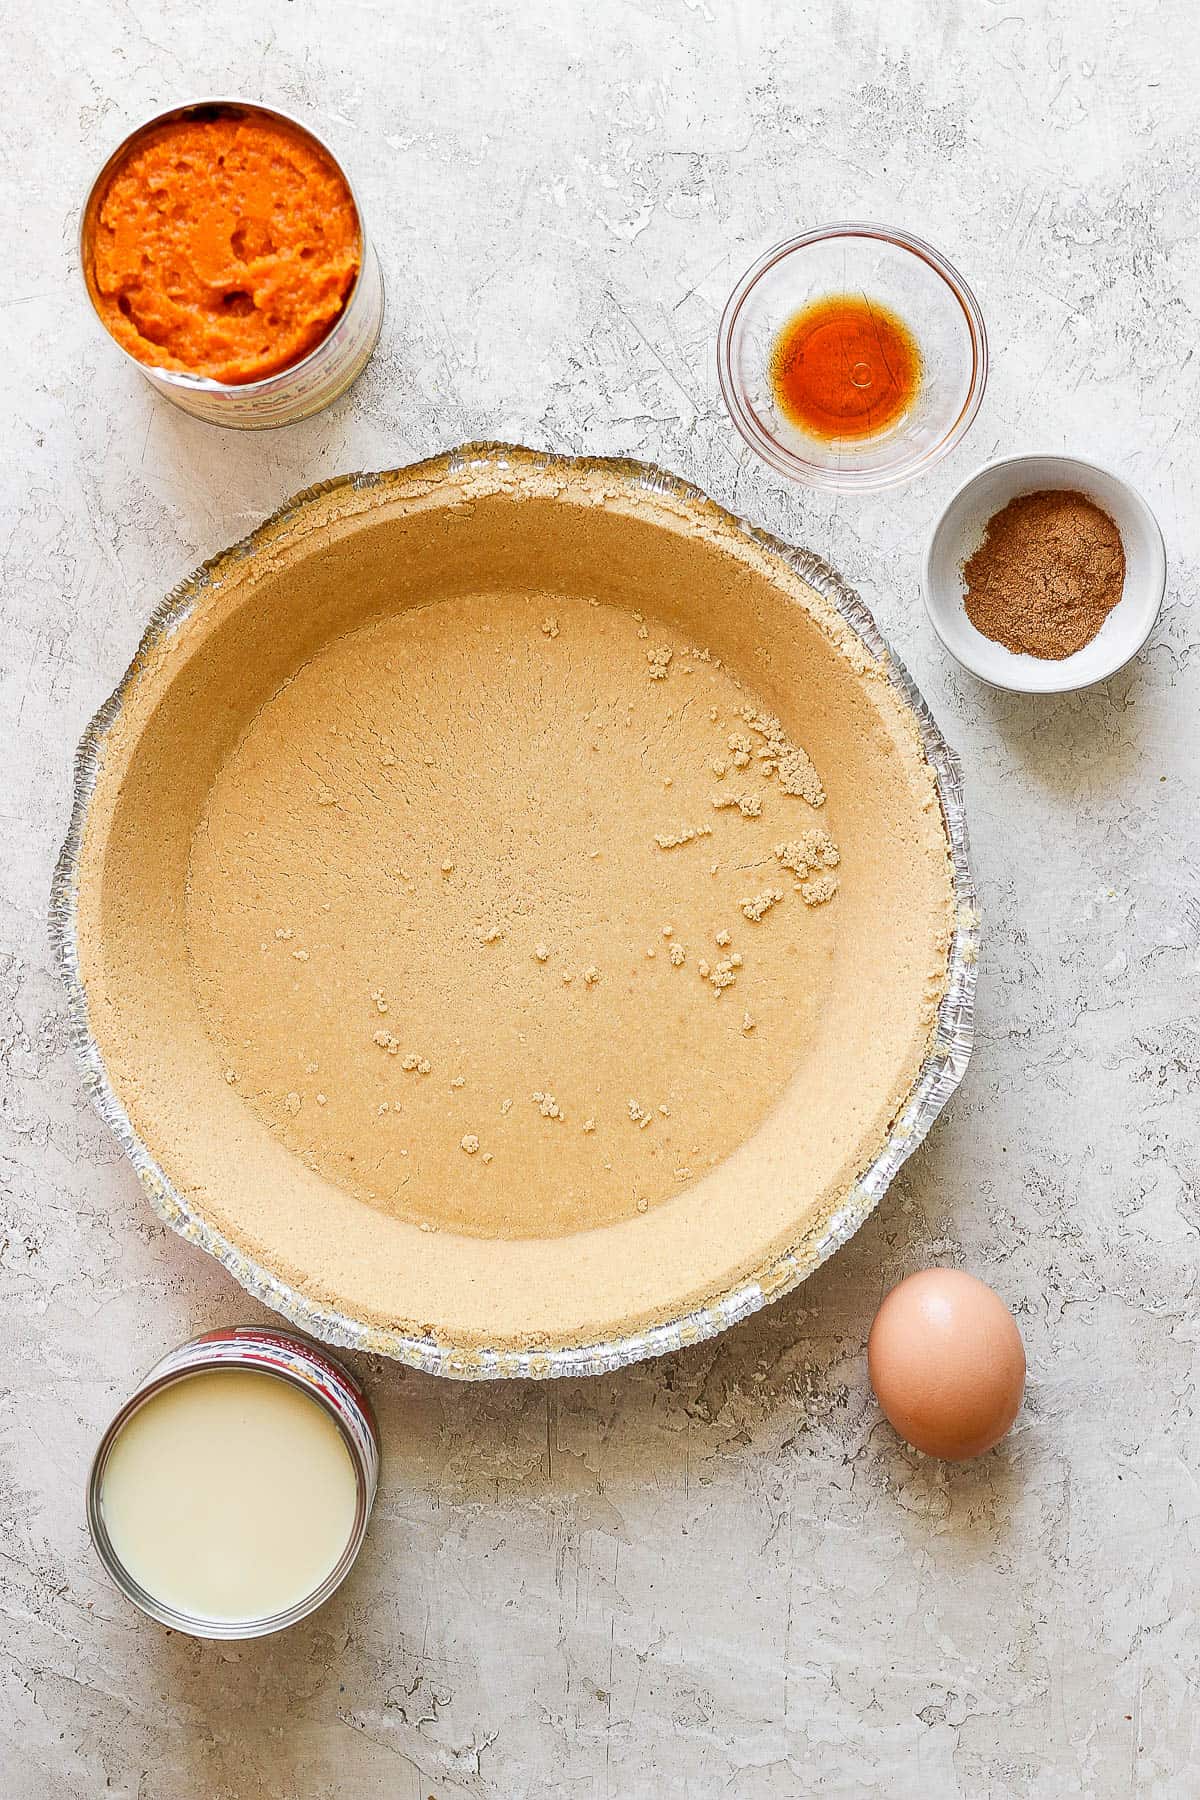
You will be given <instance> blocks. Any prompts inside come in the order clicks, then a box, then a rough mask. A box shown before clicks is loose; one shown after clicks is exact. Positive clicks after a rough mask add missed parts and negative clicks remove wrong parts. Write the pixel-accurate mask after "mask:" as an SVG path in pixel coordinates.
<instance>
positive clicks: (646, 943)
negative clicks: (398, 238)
mask: <svg viewBox="0 0 1200 1800" xmlns="http://www.w3.org/2000/svg"><path fill="white" fill-rule="evenodd" d="M74 905H75V948H76V951H77V957H78V973H79V977H80V980H81V983H82V987H83V991H84V992H85V994H86V1005H87V1027H88V1030H89V1032H90V1033H91V1035H92V1037H93V1039H94V1042H95V1045H96V1047H97V1050H98V1054H99V1057H100V1058H101V1059H102V1063H103V1068H104V1072H105V1075H106V1077H107V1081H108V1083H110V1084H111V1087H112V1089H113V1091H114V1092H115V1094H116V1096H117V1097H118V1099H119V1101H120V1104H121V1106H122V1107H123V1108H124V1111H125V1114H126V1115H127V1118H128V1121H129V1124H130V1125H131V1127H132V1129H133V1132H134V1133H136V1136H137V1138H138V1139H140V1141H141V1144H142V1145H144V1146H145V1148H146V1150H147V1151H148V1153H149V1155H150V1157H152V1158H153V1160H154V1163H155V1164H156V1165H157V1167H158V1168H159V1169H161V1171H162V1172H163V1174H164V1175H165V1177H166V1179H167V1180H168V1181H169V1183H170V1184H171V1185H172V1186H173V1188H174V1189H175V1190H176V1191H177V1192H178V1194H179V1195H180V1196H181V1197H182V1198H183V1200H184V1202H185V1203H186V1206H187V1208H188V1210H189V1212H190V1214H191V1215H192V1216H193V1217H194V1218H197V1219H201V1220H203V1221H205V1223H206V1225H207V1226H208V1227H210V1228H211V1229H212V1231H214V1232H216V1233H219V1234H221V1236H223V1238H224V1239H226V1240H227V1241H228V1243H229V1244H231V1245H233V1246H234V1247H236V1249H237V1250H238V1251H240V1252H241V1253H243V1254H244V1255H245V1256H246V1257H247V1258H249V1259H251V1260H252V1261H253V1262H254V1263H255V1264H257V1265H259V1266H261V1267H264V1268H266V1269H268V1270H270V1271H272V1272H273V1273H274V1275H275V1276H277V1277H278V1279H279V1280H280V1281H281V1282H283V1283H285V1284H287V1286H288V1287H289V1288H290V1289H291V1290H292V1291H293V1292H294V1293H296V1294H298V1295H301V1296H303V1297H304V1298H305V1300H306V1301H307V1302H308V1303H309V1304H311V1305H312V1306H313V1307H316V1308H327V1309H333V1310H335V1311H336V1312H338V1313H339V1314H342V1315H344V1316H346V1317H348V1318H351V1319H354V1320H356V1321H360V1322H361V1323H362V1324H363V1325H364V1326H365V1327H367V1328H372V1327H378V1328H380V1329H384V1330H391V1331H400V1332H404V1333H411V1334H414V1335H415V1336H419V1337H421V1338H423V1339H428V1340H432V1341H434V1342H438V1343H447V1344H453V1345H455V1346H460V1347H466V1348H467V1349H470V1348H472V1347H483V1346H487V1347H490V1348H494V1349H500V1350H503V1349H504V1348H506V1347H520V1348H530V1347H537V1346H539V1345H547V1346H552V1345H571V1344H586V1343H591V1342H594V1341H597V1340H602V1339H613V1338H616V1337H620V1336H622V1335H624V1334H628V1333H630V1332H637V1331H642V1330H645V1329H647V1328H648V1327H652V1326H653V1325H655V1324H656V1323H657V1322H659V1321H662V1320H667V1319H673V1318H678V1317H679V1316H680V1315H682V1314H683V1313H686V1312H688V1311H689V1310H691V1309H694V1308H696V1307H698V1306H702V1305H704V1304H705V1303H706V1302H708V1301H710V1300H712V1299H713V1298H715V1297H717V1296H719V1295H722V1294H725V1293H728V1292H729V1290H730V1289H731V1288H733V1287H734V1286H735V1285H736V1284H737V1283H738V1282H739V1281H744V1280H745V1279H747V1278H748V1277H750V1276H752V1275H754V1274H755V1273H756V1272H758V1271H762V1270H764V1269H766V1268H767V1267H768V1266H769V1265H770V1264H771V1263H772V1261H773V1260H774V1259H776V1258H777V1257H778V1256H779V1255H780V1254H782V1253H783V1252H785V1251H786V1250H787V1249H788V1247H789V1246H790V1245H793V1244H795V1243H796V1242H797V1241H798V1239H800V1238H801V1237H802V1236H803V1235H804V1234H805V1233H806V1232H807V1231H809V1230H810V1229H811V1227H812V1226H813V1223H814V1221H817V1220H820V1219H823V1218H828V1217H830V1216H832V1215H833V1214H834V1212H835V1211H836V1209H837V1208H838V1207H839V1205H840V1204H842V1203H843V1202H844V1200H845V1197H846V1195H847V1193H848V1192H849V1191H850V1190H851V1188H852V1187H853V1184H854V1183H855V1181H856V1178H857V1177H858V1176H859V1175H860V1174H861V1173H862V1171H863V1170H864V1168H866V1167H867V1166H868V1165H869V1164H870V1162H871V1160H872V1158H873V1157H874V1156H875V1155H876V1154H877V1152H878V1151H879V1149H880V1146H881V1144H882V1143H883V1142H884V1139H885V1137H886V1135H887V1133H888V1131H889V1129H890V1127H891V1126H892V1125H893V1123H894V1121H895V1120H896V1117H897V1114H898V1112H899V1110H900V1109H901V1108H902V1106H903V1105H904V1103H905V1101H906V1099H907V1097H908V1096H909V1094H910V1092H911V1090H912V1087H913V1083H914V1080H915V1079H916V1077H917V1074H918V1071H919V1070H920V1069H921V1066H922V1063H923V1061H924V1059H925V1058H926V1056H927V1053H928V1052H929V1049H930V1045H931V1041H932V1037H933V1033H934V1028H935V1024H936V1018H937V1010H938V1005H939V1001H940V1000H941V998H942V995H943V993H944V991H945V987H946V982H947V971H948V961H949V956H950V946H951V941H952V937H953V932H954V920H955V889H954V877H953V870H952V865H951V859H950V854H949V846H948V840H947V834H946V827H945V824H944V821H943V815H942V808H941V806H940V804H939V798H938V791H937V786H936V782H935V779H934V775H933V771H932V769H931V767H930V765H929V763H928V761H927V760H926V757H925V754H924V752H923V748H922V743H921V738H920V733H919V731H918V729H917V725H916V722H915V720H914V718H913V715H912V713H911V711H910V709H909V708H908V707H907V706H906V705H905V704H904V702H903V700H902V698H901V697H900V695H899V694H898V693H897V691H896V689H895V687H894V686H893V685H892V684H891V682H890V681H889V679H888V674H887V670H886V668H885V667H884V666H882V665H881V664H880V663H879V662H878V661H877V660H876V659H875V658H874V657H873V656H872V655H870V654H869V653H868V651H867V650H866V649H865V648H864V645H863V644H862V642H861V641H860V639H859V638H858V637H857V636H856V634H855V633H854V632H853V631H851V630H850V629H849V628H848V627H847V625H846V624H845V622H844V621H843V619H842V618H841V617H840V616H839V614H838V612H837V611H836V609H835V608H834V607H833V606H832V605H830V604H829V602H828V601H827V600H825V599H824V598H823V597H822V596H821V595H820V594H818V593H817V592H816V591H815V590H814V589H813V588H811V587H809V586H808V585H807V583H806V582H805V581H803V580H802V579H801V578H800V576H799V575H798V574H796V572H795V571H794V570H793V569H791V568H790V567H789V566H788V565H787V563H786V561H784V560H783V558H781V557H780V556H778V555H776V554H774V553H773V552H772V550H771V549H770V548H769V547H768V546H767V545H765V544H764V543H761V542H758V541H756V540H755V539H754V538H753V537H752V536H751V535H750V534H749V533H747V532H746V531H744V530H743V529H741V528H740V527H739V526H738V525H737V524H736V522H735V521H733V520H732V519H731V518H730V517H729V516H728V515H727V514H725V513H723V512H722V511H721V510H720V509H719V508H717V507H716V506H714V505H712V504H711V503H710V502H707V501H704V500H702V499H700V498H698V497H696V496H695V495H694V494H690V493H689V494H683V493H680V492H669V491H668V492H663V493H661V494H654V493H651V492H647V491H645V490H640V491H639V490H637V489H636V488H635V487H634V485H633V484H631V483H630V482H628V481H627V480H624V479H622V478H621V477H620V476H619V474H618V473H616V472H615V471H614V470H613V469H611V468H606V467H605V465H603V464H595V465H588V464H581V465H579V466H576V467H564V466H563V465H562V464H561V463H555V462H553V461H547V459H542V458H538V457H535V456H534V455H533V454H532V453H526V452H519V451H515V450H513V451H508V452H506V454H505V457H504V459H503V460H498V459H496V458H479V459H478V460H475V461H472V460H471V459H462V458H454V459H452V458H443V459H439V460H438V461H435V462H434V463H428V464H424V465H422V466H421V467H420V468H418V469H416V470H413V471H401V472H398V473H397V474H396V475H395V476H394V477H392V478H373V479H372V480H371V481H370V482H369V483H364V484H362V485H356V484H354V483H347V484H341V485H338V486H336V487H334V488H333V489H332V490H331V491H329V492H327V493H318V494H316V495H314V496H313V497H311V498H310V499H309V500H308V501H306V502H305V503H304V505H303V506H302V507H300V508H299V509H298V510H296V511H295V512H294V513H293V514H292V516H290V517H289V518H287V519H286V520H282V521H280V522H279V523H278V525H277V526H275V527H273V528H268V529H267V530H266V531H265V532H262V533H259V534H257V535H256V539H255V541H254V545H253V548H252V550H251V551H250V552H249V553H247V554H245V555H242V556H238V557H233V558H227V559H224V560H223V561H222V562H221V564H220V565H219V568H218V571H217V573H216V575H215V577H214V579H213V580H211V581H210V582H209V583H207V584H206V585H205V586H203V587H201V588H200V589H199V591H198V592H197V594H196V596H195V600H194V603H193V604H192V606H191V609H190V611H189V612H188V614H187V616H186V618H185V619H183V621H182V622H181V623H179V625H178V626H177V628H176V629H174V630H173V631H171V632H170V633H165V634H162V635H161V636H160V637H159V638H158V639H157V640H155V641H154V642H153V643H152V644H151V645H150V646H149V647H148V648H147V650H146V651H145V652H144V654H143V656H142V657H141V659H140V661H139V664H138V665H137V667H136V669H135V671H134V673H133V676H132V678H131V679H130V680H129V681H128V682H127V684H126V686H125V689H124V692H123V696H122V704H121V706H120V708H119V710H118V711H117V712H116V714H115V716H114V717H113V719H112V721H111V723H110V724H109V726H108V728H107V730H106V733H105V736H104V741H103V754H102V759H101V761H100V764H99V768H98V772H97V775H96V781H95V787H94V791H93V792H92V793H91V796H90V801H89V804H88V806H87V811H86V817H85V820H84V825H83V837H82V843H81V846H80V850H79V858H78V890H77V894H76V896H75V900H74Z"/></svg>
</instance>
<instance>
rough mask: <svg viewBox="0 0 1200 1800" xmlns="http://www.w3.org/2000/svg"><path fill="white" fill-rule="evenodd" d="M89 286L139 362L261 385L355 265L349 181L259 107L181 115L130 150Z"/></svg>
mask: <svg viewBox="0 0 1200 1800" xmlns="http://www.w3.org/2000/svg"><path fill="white" fill-rule="evenodd" d="M95 216H96V225H95V232H94V238H93V246H92V255H91V259H90V260H91V269H90V273H91V277H92V282H91V286H92V293H93V297H94V299H95V302H96V306H97V309H98V311H99V313H100V316H101V318H102V319H103V321H104V323H105V325H107V327H108V329H109V331H110V332H111V333H112V335H113V337H115V338H116V340H117V342H118V343H119V344H122V345H123V346H124V348H125V349H126V350H128V351H129V352H130V354H131V355H133V356H136V357H137V359H138V361H139V362H143V363H149V364H151V365H152V366H153V367H155V368H159V369H180V370H185V371H187V373H189V374H192V375H207V376H209V377H210V378H211V379H212V380H214V381H223V382H228V383H231V384H233V383H241V382H247V381H260V380H261V379H262V378H263V377H264V376H266V375H274V374H276V373H278V371H279V370H281V369H286V368H289V367H290V366H291V365H292V364H293V363H295V362H299V360H300V358H301V357H303V356H307V354H308V352H309V351H310V350H312V349H313V348H315V346H316V345H317V344H319V343H320V341H321V339H322V338H323V337H325V336H326V334H327V333H328V332H329V330H330V329H331V327H332V326H333V324H334V323H335V321H336V320H337V318H338V316H339V314H340V313H341V311H342V309H343V307H344V306H345V304H346V300H347V297H348V295H349V293H350V290H351V288H352V287H353V285H354V281H355V277H356V276H357V274H358V267H359V259H360V255H361V238H360V234H359V225H358V213H357V211H356V210H355V206H354V200H353V198H352V196H351V193H350V189H349V188H348V186H347V185H346V180H345V177H344V176H343V175H342V173H341V171H340V170H339V169H338V168H337V167H336V166H335V164H334V163H333V161H332V159H331V158H330V157H329V156H328V155H327V154H326V152H325V151H324V150H322V149H321V147H320V145H319V144H317V143H315V142H314V141H313V140H312V139H311V138H310V137H308V136H307V135H306V134H305V133H304V132H302V131H299V130H297V129H296V128H294V127H292V126H290V125H288V124H286V123H284V122H283V121H282V120H279V119H271V118H267V117H265V116H264V115H262V114H254V113H246V114H241V115H234V114H231V115H225V114H215V115H207V116H202V117H199V118H191V119H181V120H176V121H174V122H172V123H170V124H166V125H163V126H161V127H160V128H159V129H157V130H155V131H152V132H151V133H150V134H149V135H148V136H147V137H145V138H142V139H140V140H139V141H138V142H137V143H136V144H135V145H133V146H131V148H130V152H129V155H128V156H127V157H126V158H125V160H124V161H123V162H122V163H120V164H119V165H118V167H117V169H116V170H115V172H114V173H113V175H112V177H111V179H110V181H109V183H108V185H107V187H106V189H105V191H104V193H103V194H102V195H101V196H100V200H99V205H98V207H97V209H96V215H95Z"/></svg>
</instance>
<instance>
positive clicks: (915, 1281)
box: [867, 1269, 1025, 1462]
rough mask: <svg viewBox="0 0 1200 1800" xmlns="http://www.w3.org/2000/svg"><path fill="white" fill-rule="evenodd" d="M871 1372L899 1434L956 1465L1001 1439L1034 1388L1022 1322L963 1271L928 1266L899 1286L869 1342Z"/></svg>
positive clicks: (877, 1317) (881, 1312) (878, 1396)
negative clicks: (1028, 1377)
mask: <svg viewBox="0 0 1200 1800" xmlns="http://www.w3.org/2000/svg"><path fill="white" fill-rule="evenodd" d="M867 1369H868V1372H869V1374H870V1377H871V1386H872V1387H873V1388H874V1389H875V1397H876V1399H877V1400H878V1401H879V1404H880V1406H881V1407H882V1408H883V1410H884V1412H885V1414H886V1415H887V1417H888V1419H889V1420H890V1422H891V1423H892V1425H894V1426H895V1428H896V1430H897V1431H898V1432H899V1433H900V1436H901V1437H902V1438H904V1439H906V1440H907V1442H908V1443H910V1444H912V1445H914V1446H915V1447H916V1448H917V1449H918V1450H924V1451H925V1452H926V1453H927V1455H929V1456H940V1457H944V1458H945V1459H946V1460H947V1461H949V1462H962V1461H965V1459H966V1458H967V1457H971V1456H982V1454H983V1452H984V1451H985V1450H990V1449H991V1447H992V1445H993V1444H997V1443H999V1441H1000V1439H1001V1438H1002V1437H1003V1436H1004V1434H1005V1432H1006V1431H1007V1430H1008V1428H1009V1426H1010V1425H1011V1424H1012V1422H1013V1420H1014V1419H1015V1418H1016V1416H1017V1411H1018V1408H1019V1407H1020V1405H1021V1395H1022V1394H1023V1393H1024V1391H1025V1347H1024V1345H1023V1344H1022V1342H1021V1334H1020V1332H1019V1331H1018V1330H1017V1322H1016V1320H1015V1319H1014V1318H1013V1316H1012V1314H1011V1313H1010V1312H1009V1310H1008V1308H1007V1306H1005V1304H1004V1302H1003V1300H1001V1298H1000V1296H999V1294H994V1293H993V1292H992V1290H991V1288H990V1287H987V1286H986V1285H985V1284H984V1283H983V1282H982V1281H978V1280H977V1279H976V1277H975V1276H974V1275H968V1274H966V1273H965V1271H964V1270H962V1269H923V1270H922V1271H921V1273H920V1274H919V1275H910V1276H909V1277H908V1279H907V1280H906V1281H902V1282H901V1283H900V1285H899V1287H894V1288H893V1289H892V1291H891V1293H890V1294H889V1295H888V1297H887V1299H886V1300H885V1301H884V1303H883V1305H882V1306H881V1307H880V1308H879V1311H878V1312H877V1313H876V1315H875V1323H874V1324H873V1325H872V1327H871V1335H870V1337H869V1338H868V1339H867Z"/></svg>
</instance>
